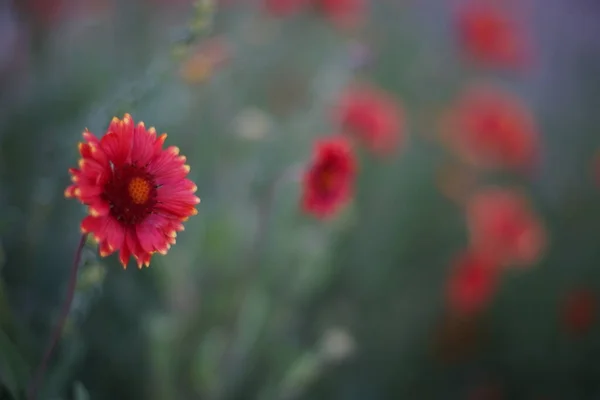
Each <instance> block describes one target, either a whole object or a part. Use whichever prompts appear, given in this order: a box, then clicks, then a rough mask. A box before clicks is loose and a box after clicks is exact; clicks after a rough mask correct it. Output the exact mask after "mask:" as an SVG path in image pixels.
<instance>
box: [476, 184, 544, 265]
mask: <svg viewBox="0 0 600 400" xmlns="http://www.w3.org/2000/svg"><path fill="white" fill-rule="evenodd" d="M467 224H468V228H469V233H470V236H471V245H472V247H473V248H475V249H477V250H478V251H480V252H482V253H484V254H486V255H487V256H489V257H491V258H493V259H495V260H496V261H497V262H498V263H499V265H502V266H509V265H520V266H529V265H531V264H533V263H535V262H537V261H538V259H539V258H540V256H541V254H542V252H543V250H544V247H545V244H546V235H545V231H544V228H543V226H542V224H541V221H540V220H539V219H538V217H537V216H536V215H535V214H534V212H533V210H532V209H531V207H530V205H529V203H528V201H527V200H526V198H525V197H523V196H522V195H521V194H519V193H518V192H517V191H515V190H511V189H503V188H496V187H491V188H485V189H481V190H479V191H478V192H477V193H475V194H474V195H472V196H471V197H470V198H469V200H468V202H467Z"/></svg>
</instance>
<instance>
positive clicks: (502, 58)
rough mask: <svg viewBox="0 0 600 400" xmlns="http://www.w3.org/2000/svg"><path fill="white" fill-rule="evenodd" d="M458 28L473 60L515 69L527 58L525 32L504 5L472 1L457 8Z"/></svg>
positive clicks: (487, 64) (527, 45) (526, 37)
mask: <svg viewBox="0 0 600 400" xmlns="http://www.w3.org/2000/svg"><path fill="white" fill-rule="evenodd" d="M458 30H459V35H460V41H461V44H462V46H463V48H464V50H465V52H466V53H467V54H468V56H469V57H470V58H471V59H472V60H473V61H475V62H478V63H480V64H483V65H486V66H492V67H501V68H513V69H514V68H521V67H524V66H526V64H527V63H528V62H529V61H530V56H531V55H530V53H531V49H530V45H529V43H528V40H529V37H528V35H527V32H525V29H524V26H523V25H522V24H519V23H518V22H517V21H515V19H514V18H513V16H512V15H511V14H510V13H509V12H508V10H507V9H505V8H502V9H501V8H498V7H496V6H493V5H492V4H490V3H489V2H482V1H472V2H470V3H469V4H468V5H467V6H466V7H464V8H462V9H461V10H460V13H459V17H458Z"/></svg>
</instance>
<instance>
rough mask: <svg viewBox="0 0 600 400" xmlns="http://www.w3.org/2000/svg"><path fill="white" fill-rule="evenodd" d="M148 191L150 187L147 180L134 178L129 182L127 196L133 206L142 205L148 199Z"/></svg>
mask: <svg viewBox="0 0 600 400" xmlns="http://www.w3.org/2000/svg"><path fill="white" fill-rule="evenodd" d="M150 189H152V186H151V185H150V182H148V180H146V179H144V178H141V177H139V176H135V177H133V178H132V179H131V181H129V187H128V190H129V196H130V197H131V201H133V202H134V203H135V204H144V203H146V202H147V201H148V200H149V198H150Z"/></svg>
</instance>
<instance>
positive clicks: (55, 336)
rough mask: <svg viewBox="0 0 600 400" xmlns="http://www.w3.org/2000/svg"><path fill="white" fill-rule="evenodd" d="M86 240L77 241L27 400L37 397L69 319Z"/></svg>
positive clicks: (82, 238)
mask: <svg viewBox="0 0 600 400" xmlns="http://www.w3.org/2000/svg"><path fill="white" fill-rule="evenodd" d="M86 239H87V233H86V234H83V235H81V239H80V240H79V246H78V247H77V251H76V253H75V258H74V259H73V265H72V266H71V273H70V275H69V283H68V287H67V298H66V299H65V301H64V303H63V305H62V309H61V311H60V316H59V320H58V324H57V325H56V328H54V332H53V333H52V336H51V338H50V343H49V344H48V347H47V348H46V352H45V353H44V357H43V358H42V361H41V362H40V365H39V367H38V369H37V372H36V374H35V375H34V378H33V380H32V381H31V384H30V386H29V390H28V396H27V399H28V400H35V399H36V398H37V395H38V391H39V389H40V385H41V383H42V380H43V378H44V375H45V373H46V369H47V368H48V362H49V361H50V358H51V356H52V352H53V351H54V348H55V347H56V344H57V343H58V341H59V340H60V337H61V336H62V332H63V329H64V327H65V324H66V322H67V318H68V317H69V312H70V311H71V304H72V303H73V298H74V297H75V287H76V285H77V272H78V271H79V261H80V260H81V251H82V250H83V247H84V246H85V241H86Z"/></svg>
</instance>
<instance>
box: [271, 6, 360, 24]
mask: <svg viewBox="0 0 600 400" xmlns="http://www.w3.org/2000/svg"><path fill="white" fill-rule="evenodd" d="M264 6H265V9H266V11H267V12H268V13H269V14H271V15H275V16H277V17H287V16H290V15H293V14H295V13H298V12H300V11H303V10H306V9H308V8H309V7H310V6H312V7H314V8H316V9H317V10H318V11H320V12H321V13H322V14H324V16H325V17H326V18H328V19H329V20H330V21H331V22H333V23H334V24H335V25H337V26H338V27H340V28H346V27H354V26H356V25H357V24H358V23H359V22H361V19H362V15H363V13H364V11H365V0H264Z"/></svg>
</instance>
